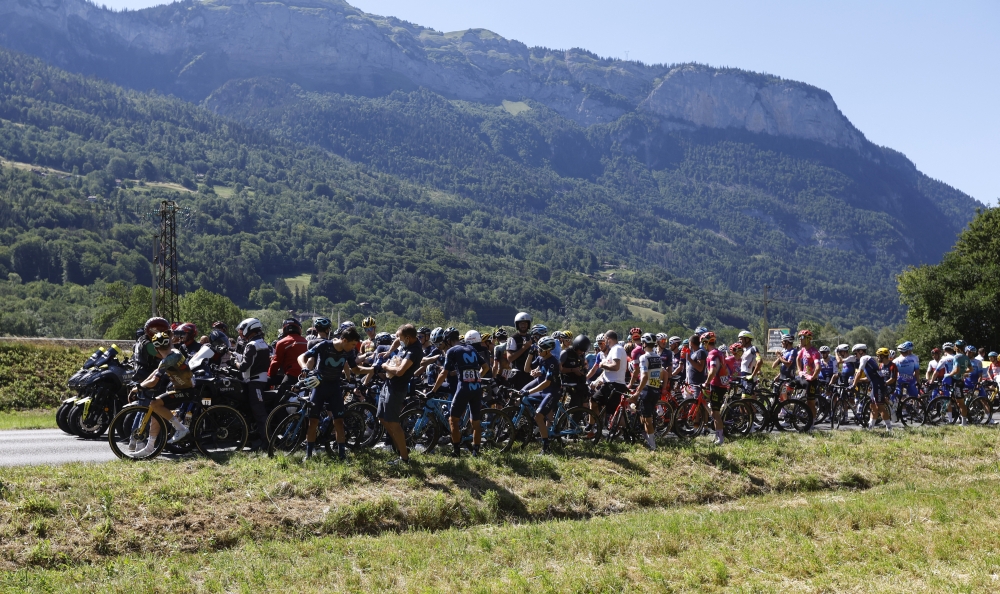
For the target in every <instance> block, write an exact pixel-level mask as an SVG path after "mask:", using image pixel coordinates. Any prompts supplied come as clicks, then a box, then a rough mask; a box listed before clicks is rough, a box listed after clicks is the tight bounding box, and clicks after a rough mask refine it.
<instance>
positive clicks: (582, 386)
mask: <svg viewBox="0 0 1000 594" xmlns="http://www.w3.org/2000/svg"><path fill="white" fill-rule="evenodd" d="M563 389H564V390H565V391H566V393H567V394H568V395H569V407H570V408H573V407H575V406H583V405H584V404H586V403H588V402H590V390H589V389H588V388H587V382H585V381H583V378H581V379H580V380H579V381H578V383H576V384H567V383H565V382H563Z"/></svg>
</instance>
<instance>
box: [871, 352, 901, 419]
mask: <svg viewBox="0 0 1000 594" xmlns="http://www.w3.org/2000/svg"><path fill="white" fill-rule="evenodd" d="M875 358H876V359H878V373H879V375H881V376H882V379H884V380H885V385H886V386H888V388H889V395H890V396H891V395H892V394H894V393H895V391H896V389H897V388H898V380H899V367H897V366H896V364H895V363H893V361H892V352H891V351H890V350H889V349H887V348H885V347H882V348H880V349H878V350H876V351H875ZM890 412H891V411H890Z"/></svg>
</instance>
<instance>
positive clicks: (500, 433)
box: [480, 408, 514, 452]
mask: <svg viewBox="0 0 1000 594" xmlns="http://www.w3.org/2000/svg"><path fill="white" fill-rule="evenodd" d="M482 427H483V437H482V442H481V444H480V445H481V447H482V449H484V450H499V451H501V452H503V451H506V450H507V448H508V446H509V444H510V440H511V439H513V437H514V430H513V429H514V426H513V425H512V424H511V422H510V419H509V418H507V415H505V414H504V413H503V411H501V410H498V409H495V408H485V409H483V419H482Z"/></svg>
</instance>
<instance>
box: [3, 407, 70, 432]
mask: <svg viewBox="0 0 1000 594" xmlns="http://www.w3.org/2000/svg"><path fill="white" fill-rule="evenodd" d="M56 427H57V426H56V410H55V409H54V408H51V409H35V410H19V411H6V412H2V411H0V431H2V430H4V429H55V428H56Z"/></svg>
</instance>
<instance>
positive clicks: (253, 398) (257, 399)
mask: <svg viewBox="0 0 1000 594" xmlns="http://www.w3.org/2000/svg"><path fill="white" fill-rule="evenodd" d="M240 325H241V326H242V327H243V338H244V340H245V342H246V344H245V345H244V346H243V354H241V355H239V354H238V355H237V356H236V363H237V366H238V368H239V370H240V372H241V373H243V379H244V381H246V382H247V394H248V400H249V404H250V410H251V411H252V412H253V416H254V419H255V420H256V421H257V433H258V435H259V436H260V439H261V442H259V443H255V444H254V445H253V446H252V447H253V449H259V448H261V447H263V444H266V443H267V411H266V410H264V390H266V389H267V369H268V366H269V365H270V362H271V347H269V346H268V345H267V343H266V342H264V326H263V325H262V324H261V323H260V320H258V319H257V318H247V319H245V320H243V321H242V322H240Z"/></svg>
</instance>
